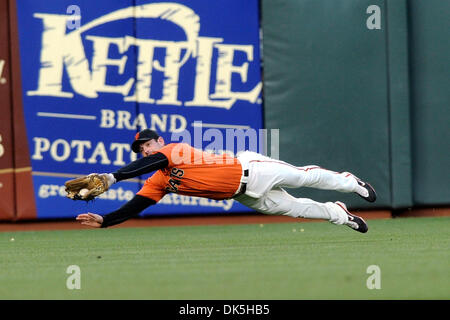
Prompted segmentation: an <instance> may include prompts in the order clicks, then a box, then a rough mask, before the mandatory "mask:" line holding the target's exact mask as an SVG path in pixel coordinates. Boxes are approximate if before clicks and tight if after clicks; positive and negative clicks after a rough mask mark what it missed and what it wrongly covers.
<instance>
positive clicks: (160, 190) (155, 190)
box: [136, 171, 167, 202]
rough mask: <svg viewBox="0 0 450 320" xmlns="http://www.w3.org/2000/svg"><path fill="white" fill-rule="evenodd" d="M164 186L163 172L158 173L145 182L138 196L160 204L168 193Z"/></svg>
mask: <svg viewBox="0 0 450 320" xmlns="http://www.w3.org/2000/svg"><path fill="white" fill-rule="evenodd" d="M164 186H165V183H164V178H163V174H162V173H161V171H157V172H155V173H154V174H153V176H151V177H150V178H148V179H147V180H146V181H145V183H144V185H143V186H142V188H141V190H139V192H138V193H136V194H137V195H140V196H143V197H146V198H148V199H151V200H153V201H155V202H158V201H159V200H161V198H162V197H164V195H165V194H166V193H167V191H166V190H165V187H164Z"/></svg>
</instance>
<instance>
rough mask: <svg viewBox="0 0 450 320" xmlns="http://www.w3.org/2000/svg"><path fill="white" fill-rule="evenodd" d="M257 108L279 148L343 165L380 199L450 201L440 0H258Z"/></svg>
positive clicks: (443, 6)
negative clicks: (260, 96)
mask: <svg viewBox="0 0 450 320" xmlns="http://www.w3.org/2000/svg"><path fill="white" fill-rule="evenodd" d="M261 7H262V30H263V49H264V50H263V61H264V80H265V81H264V110H265V111H264V117H265V125H266V127H267V128H269V129H271V128H278V129H280V131H279V143H280V149H279V150H280V151H279V156H280V158H281V159H283V160H286V161H288V162H291V163H296V164H298V165H310V164H316V165H320V166H322V167H324V168H327V169H330V170H334V171H350V172H352V173H354V174H355V175H358V176H360V177H361V178H362V179H364V180H367V181H370V182H371V183H372V184H373V186H374V187H375V188H376V190H377V192H378V196H379V197H378V201H377V202H376V204H368V203H366V202H364V200H362V199H359V198H355V197H354V195H342V194H339V193H337V192H330V191H320V190H310V189H302V190H295V191H292V194H294V195H295V196H302V197H311V198H313V199H316V200H318V201H335V200H338V199H342V200H344V201H346V202H347V203H348V204H349V206H350V207H353V208H357V207H358V208H382V207H385V208H393V209H401V208H409V207H412V206H416V205H436V204H439V205H441V204H442V205H444V204H450V192H449V187H448V186H447V183H448V181H449V180H450V171H449V164H450V161H449V160H450V156H449V155H450V145H449V144H450V137H449V124H450V121H449V120H450V108H449V101H450V99H449V92H450V90H449V89H450V86H449V76H450V70H449V66H450V59H448V57H449V54H450V44H449V42H448V30H450V28H449V19H448V17H446V14H445V12H449V9H450V2H448V1H419V0H418V1H406V0H393V1H373V0H372V1H365V0H345V1H333V0H299V1H292V0H263V1H262V5H261Z"/></svg>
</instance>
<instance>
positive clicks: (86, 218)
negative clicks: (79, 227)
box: [76, 212, 103, 228]
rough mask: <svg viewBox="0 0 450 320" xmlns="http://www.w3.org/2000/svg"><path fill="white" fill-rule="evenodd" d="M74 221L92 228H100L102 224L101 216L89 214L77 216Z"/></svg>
mask: <svg viewBox="0 0 450 320" xmlns="http://www.w3.org/2000/svg"><path fill="white" fill-rule="evenodd" d="M76 220H78V221H80V223H81V224H84V225H87V226H90V227H94V228H100V227H101V226H102V223H103V217H102V216H101V215H98V214H95V213H90V212H88V213H82V214H79V215H78V216H77V217H76Z"/></svg>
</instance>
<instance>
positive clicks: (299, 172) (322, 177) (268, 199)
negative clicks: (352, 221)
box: [234, 151, 367, 224]
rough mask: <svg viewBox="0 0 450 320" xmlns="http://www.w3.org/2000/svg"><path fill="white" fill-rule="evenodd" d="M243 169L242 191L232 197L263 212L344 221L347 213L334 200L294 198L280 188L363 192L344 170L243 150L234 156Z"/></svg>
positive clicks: (334, 221)
mask: <svg viewBox="0 0 450 320" xmlns="http://www.w3.org/2000/svg"><path fill="white" fill-rule="evenodd" d="M238 159H239V161H240V162H241V165H242V167H243V170H245V169H248V170H249V175H248V178H247V179H245V178H243V180H241V181H242V182H247V188H246V192H245V193H244V194H242V195H239V196H236V197H235V198H234V199H235V200H236V201H238V202H240V203H242V204H243V205H245V206H247V207H250V208H252V209H254V210H256V211H259V212H262V213H264V214H273V215H285V216H290V217H295V218H298V217H301V218H308V219H325V220H328V221H330V222H332V223H334V224H344V223H345V222H347V221H348V216H347V213H346V212H345V211H344V210H343V209H342V208H341V207H340V206H339V205H337V204H335V203H334V202H326V203H320V202H316V201H313V200H311V199H307V198H295V197H293V196H292V195H290V194H289V193H287V192H286V190H284V188H300V187H310V188H316V189H324V190H336V191H340V192H358V193H361V194H364V193H365V192H367V191H366V190H365V189H364V188H362V187H361V186H359V184H358V183H357V180H356V178H355V177H354V176H353V175H352V174H351V173H348V172H343V173H338V172H334V171H330V170H326V169H323V168H320V167H318V166H305V167H296V166H293V165H291V164H289V163H286V162H284V161H280V160H275V159H272V158H269V157H266V156H263V155H261V154H258V153H255V152H251V151H245V152H243V153H241V154H240V155H239V156H238Z"/></svg>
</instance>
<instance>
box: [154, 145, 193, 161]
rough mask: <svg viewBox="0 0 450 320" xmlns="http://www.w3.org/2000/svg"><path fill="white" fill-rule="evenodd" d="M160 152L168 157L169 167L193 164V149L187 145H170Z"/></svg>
mask: <svg viewBox="0 0 450 320" xmlns="http://www.w3.org/2000/svg"><path fill="white" fill-rule="evenodd" d="M158 152H159V153H162V154H163V155H165V156H166V158H167V160H168V161H169V165H168V167H175V166H177V165H180V164H190V163H192V162H193V158H192V147H191V146H190V145H188V144H186V143H170V144H168V145H166V146H164V147H162V148H161V149H160V150H158Z"/></svg>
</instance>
